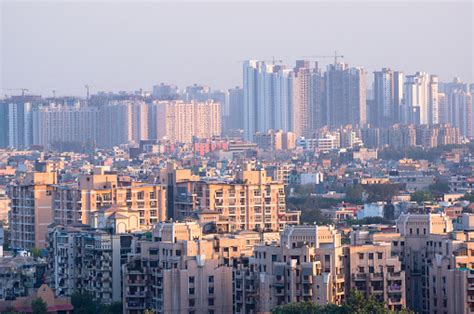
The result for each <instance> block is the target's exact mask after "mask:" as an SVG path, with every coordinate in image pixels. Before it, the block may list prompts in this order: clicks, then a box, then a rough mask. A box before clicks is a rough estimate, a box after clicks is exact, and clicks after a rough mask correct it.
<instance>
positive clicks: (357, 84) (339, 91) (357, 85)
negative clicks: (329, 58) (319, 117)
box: [326, 63, 366, 127]
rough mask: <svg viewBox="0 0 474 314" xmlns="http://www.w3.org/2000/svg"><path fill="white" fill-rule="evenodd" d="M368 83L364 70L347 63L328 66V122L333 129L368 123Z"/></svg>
mask: <svg viewBox="0 0 474 314" xmlns="http://www.w3.org/2000/svg"><path fill="white" fill-rule="evenodd" d="M365 85H366V81H365V71H364V70H363V69H362V68H348V66H347V64H345V63H335V64H330V65H329V66H328V69H327V72H326V106H327V121H328V125H329V126H332V127H340V126H345V125H347V124H352V125H359V126H362V125H364V124H365V123H366V94H365V92H366V86H365Z"/></svg>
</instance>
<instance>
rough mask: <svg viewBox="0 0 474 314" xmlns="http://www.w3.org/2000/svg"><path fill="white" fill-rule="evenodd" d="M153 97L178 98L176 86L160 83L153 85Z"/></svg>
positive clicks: (163, 98) (161, 98)
mask: <svg viewBox="0 0 474 314" xmlns="http://www.w3.org/2000/svg"><path fill="white" fill-rule="evenodd" d="M152 94H153V97H154V98H155V99H157V100H175V99H178V87H177V86H176V85H170V84H165V83H161V84H160V85H154V86H153V93H152Z"/></svg>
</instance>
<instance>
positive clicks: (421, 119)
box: [402, 72, 439, 125]
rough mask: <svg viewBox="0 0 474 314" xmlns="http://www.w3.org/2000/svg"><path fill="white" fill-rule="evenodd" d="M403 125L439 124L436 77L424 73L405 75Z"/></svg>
mask: <svg viewBox="0 0 474 314" xmlns="http://www.w3.org/2000/svg"><path fill="white" fill-rule="evenodd" d="M403 118H404V119H403V121H402V122H403V123H413V124H416V125H421V124H428V125H434V124H437V123H439V100H438V77H437V76H436V75H428V74H427V73H425V72H417V73H416V74H415V75H407V76H406V81H405V83H404V114H403Z"/></svg>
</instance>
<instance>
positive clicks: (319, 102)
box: [309, 63, 328, 132]
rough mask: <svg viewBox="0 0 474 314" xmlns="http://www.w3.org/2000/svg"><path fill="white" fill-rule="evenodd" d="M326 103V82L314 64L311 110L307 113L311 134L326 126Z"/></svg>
mask: <svg viewBox="0 0 474 314" xmlns="http://www.w3.org/2000/svg"><path fill="white" fill-rule="evenodd" d="M326 101H327V99H326V81H325V78H324V75H323V74H322V73H321V70H320V69H319V68H318V64H317V63H316V65H315V67H314V69H313V71H312V73H311V108H310V113H309V115H310V117H311V124H310V130H311V132H313V131H314V130H317V129H320V128H322V127H324V126H326V125H327V124H328V121H327V118H328V112H327V105H326Z"/></svg>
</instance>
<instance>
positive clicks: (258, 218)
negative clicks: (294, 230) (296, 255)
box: [174, 170, 299, 232]
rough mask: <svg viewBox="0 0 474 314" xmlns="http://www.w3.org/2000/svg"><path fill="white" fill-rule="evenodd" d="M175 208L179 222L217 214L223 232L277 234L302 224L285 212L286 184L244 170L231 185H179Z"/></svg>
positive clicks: (213, 182)
mask: <svg viewBox="0 0 474 314" xmlns="http://www.w3.org/2000/svg"><path fill="white" fill-rule="evenodd" d="M174 207H175V217H180V218H185V217H189V216H195V217H202V216H203V214H207V215H209V214H211V213H214V214H215V215H216V217H217V219H218V222H219V223H220V226H221V227H222V228H223V230H221V231H223V232H234V231H237V230H262V231H263V230H264V231H278V230H282V229H283V228H284V226H285V225H288V224H297V223H299V212H297V211H287V210H286V202H285V190H284V184H283V183H279V182H275V181H273V180H272V179H271V178H270V177H268V176H267V175H266V172H265V171H263V170H260V171H252V170H245V171H242V172H241V173H239V174H238V175H237V176H236V177H235V178H234V179H232V180H228V181H224V180H219V181H217V180H196V181H185V182H180V183H177V195H176V196H175V203H174ZM223 221H224V222H223Z"/></svg>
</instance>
